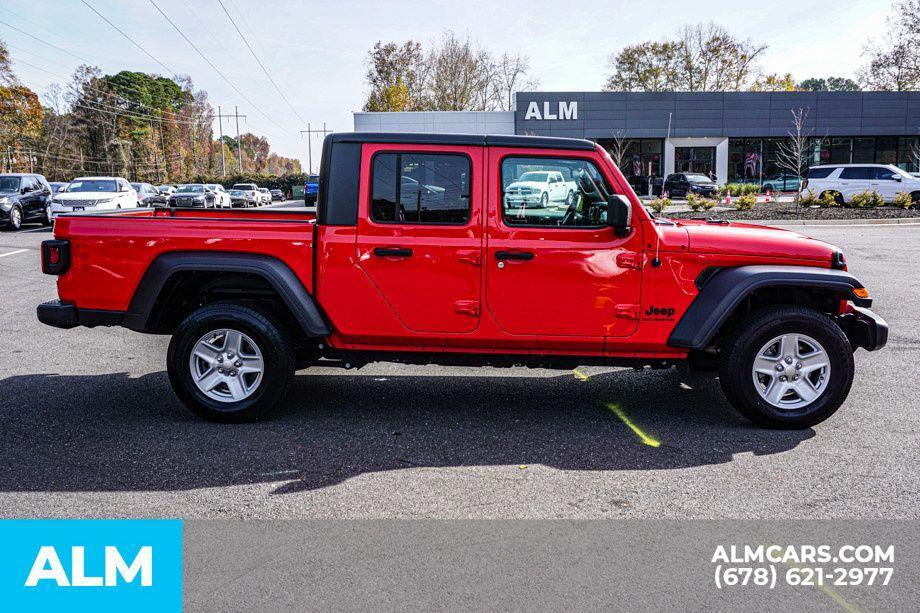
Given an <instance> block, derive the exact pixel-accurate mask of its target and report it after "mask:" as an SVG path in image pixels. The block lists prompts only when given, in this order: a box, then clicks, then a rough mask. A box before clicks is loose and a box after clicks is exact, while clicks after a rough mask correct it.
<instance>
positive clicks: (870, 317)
mask: <svg viewBox="0 0 920 613" xmlns="http://www.w3.org/2000/svg"><path fill="white" fill-rule="evenodd" d="M42 267H43V270H44V272H46V273H48V274H52V275H57V276H58V279H57V288H58V294H59V296H60V299H59V300H55V301H52V302H48V303H45V304H42V305H40V306H39V307H38V318H39V320H41V321H42V322H44V323H46V324H49V325H52V326H58V327H61V328H71V327H74V326H99V325H105V326H114V325H120V326H124V327H127V328H129V329H131V330H136V331H139V332H148V333H153V334H170V335H172V340H171V342H170V345H169V350H168V355H167V369H168V371H169V378H170V381H171V383H172V386H173V388H174V390H175V392H176V394H177V395H178V397H179V398H180V399H181V400H182V402H183V403H185V404H186V405H187V406H188V407H189V408H190V409H191V410H192V411H194V412H195V413H197V414H198V415H201V416H203V417H206V418H210V419H215V420H221V421H247V420H253V419H256V418H258V417H260V416H262V415H263V414H264V413H265V412H266V411H268V410H269V409H270V408H272V406H273V405H275V404H276V403H277V402H278V401H279V399H280V398H281V397H282V394H283V393H284V390H285V387H286V385H287V384H288V382H289V380H290V378H291V377H292V375H293V372H294V371H295V369H297V368H300V367H304V366H308V365H310V364H317V363H321V364H323V365H326V366H329V365H336V364H338V365H341V366H343V367H345V368H352V367H359V366H361V365H363V364H366V363H368V362H371V361H381V360H387V361H395V362H404V363H424V364H431V363H436V364H457V363H462V364H467V365H468V364H480V365H527V366H538V367H563V368H572V367H574V366H577V365H583V364H605V365H615V366H633V367H636V368H642V367H645V366H650V367H653V368H663V367H670V366H672V365H675V364H692V365H693V366H694V368H699V369H710V370H717V372H718V373H719V376H720V382H721V386H722V388H723V390H724V392H725V395H726V396H727V397H728V399H729V401H730V402H731V403H732V405H734V406H735V407H736V408H737V409H738V410H739V411H740V412H741V413H742V414H743V415H745V416H747V417H748V418H750V419H751V420H753V421H754V422H756V423H758V424H761V425H764V426H769V427H780V428H795V427H806V426H810V425H812V424H816V423H818V422H820V421H822V420H824V419H826V418H827V417H828V416H830V415H831V414H832V413H833V412H834V411H836V410H837V408H838V407H839V406H840V405H841V403H842V402H843V401H844V399H845V398H846V396H847V393H848V392H849V389H850V385H851V383H852V381H853V368H854V366H853V352H854V351H855V350H856V348H857V347H863V348H865V349H868V350H870V351H871V350H875V349H879V348H880V347H882V346H884V344H885V342H886V340H887V337H888V326H887V324H886V323H885V322H884V321H883V320H882V319H881V318H880V317H878V316H877V315H875V314H874V313H872V312H871V311H869V310H868V309H867V308H866V307H868V306H870V305H871V300H870V298H869V293H868V292H867V290H866V289H865V288H864V287H863V285H862V284H861V283H860V282H859V281H858V280H857V279H856V278H855V277H853V276H852V275H851V274H849V273H848V272H847V271H846V263H845V260H844V257H843V254H842V253H841V252H840V250H838V249H837V248H835V247H833V246H831V245H828V244H826V243H823V242H821V241H818V240H814V239H811V238H808V237H805V236H802V235H800V234H797V233H794V232H789V231H785V230H777V229H771V228H765V227H759V226H753V225H743V224H737V223H728V222H725V221H713V220H691V221H674V220H669V219H662V218H656V217H655V216H653V215H651V214H650V213H649V212H647V211H646V209H645V208H644V207H643V206H642V205H641V203H640V202H639V200H638V199H637V198H636V195H635V194H634V193H633V191H632V190H631V189H630V187H629V184H628V183H627V182H626V180H625V179H624V178H623V175H622V174H621V173H620V171H619V170H618V169H617V167H616V165H615V164H614V163H613V161H612V160H611V158H610V157H609V156H608V155H607V153H606V152H605V151H604V150H603V149H602V148H601V147H599V146H598V145H596V144H594V143H592V142H590V141H585V140H576V139H562V138H544V137H525V136H491V135H490V136H474V135H436V134H374V133H366V134H333V135H330V136H328V137H327V138H326V140H325V143H324V145H323V158H322V169H321V174H320V188H319V196H318V202H317V214H316V216H315V217H314V216H313V215H312V214H311V213H309V212H307V211H305V210H296V209H295V210H287V211H285V210H258V209H256V210H238V209H228V210H202V209H179V208H171V209H142V210H138V211H129V212H112V213H108V212H106V213H102V212H99V213H95V214H94V213H89V212H87V213H82V214H74V215H64V216H61V217H59V218H58V220H57V223H56V226H55V238H54V239H53V240H48V241H45V242H44V243H43V244H42Z"/></svg>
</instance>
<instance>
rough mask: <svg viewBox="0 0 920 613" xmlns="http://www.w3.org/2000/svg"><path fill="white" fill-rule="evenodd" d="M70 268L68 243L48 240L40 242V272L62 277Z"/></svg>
mask: <svg viewBox="0 0 920 613" xmlns="http://www.w3.org/2000/svg"><path fill="white" fill-rule="evenodd" d="M68 268H70V241H66V240H58V239H54V240H48V241H43V242H42V272H43V273H45V274H46V275H62V274H64V273H65V272H67V269H68Z"/></svg>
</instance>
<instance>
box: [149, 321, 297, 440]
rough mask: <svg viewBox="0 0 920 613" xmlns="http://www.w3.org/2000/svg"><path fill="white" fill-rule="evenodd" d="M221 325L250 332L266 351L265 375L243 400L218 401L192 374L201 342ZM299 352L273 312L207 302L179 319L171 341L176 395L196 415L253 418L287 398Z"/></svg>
mask: <svg viewBox="0 0 920 613" xmlns="http://www.w3.org/2000/svg"><path fill="white" fill-rule="evenodd" d="M220 329H232V330H236V331H239V332H242V333H244V334H246V335H247V336H249V337H250V338H251V339H252V340H253V341H254V342H255V344H256V345H257V346H258V349H259V351H260V352H261V354H262V360H263V364H264V368H263V372H262V380H261V382H260V383H259V385H258V387H256V389H255V390H254V391H253V392H252V393H251V395H250V396H248V397H246V398H244V399H242V400H240V401H238V402H222V401H220V400H215V399H213V398H211V397H209V396H208V395H206V394H205V393H204V392H202V391H201V390H200V389H199V388H198V386H197V385H196V384H195V382H194V380H193V379H192V372H191V369H190V366H189V362H190V358H191V355H192V351H193V349H194V347H195V345H196V343H197V342H198V341H199V340H200V339H201V338H202V336H204V335H206V334H208V333H209V332H211V331H214V330H220ZM294 355H295V354H294V349H293V347H292V345H291V340H290V335H289V334H288V332H287V331H286V330H285V328H284V326H283V325H282V324H281V323H280V322H278V321H277V320H276V319H275V318H274V317H273V316H272V315H271V314H270V313H268V312H267V311H262V310H260V309H257V308H253V307H250V306H244V305H241V304H234V303H217V304H212V305H208V306H205V307H201V308H200V309H198V310H197V311H195V312H193V313H192V314H191V315H189V316H188V317H187V318H186V319H185V320H184V321H183V322H182V323H181V324H179V327H178V328H177V329H176V331H175V332H174V333H173V337H172V340H171V341H170V343H169V351H168V353H167V370H168V371H169V381H170V383H171V384H172V388H173V391H174V392H175V393H176V396H178V397H179V400H181V401H182V403H183V404H184V405H185V406H186V407H188V408H189V409H190V410H191V411H192V412H193V413H195V414H196V415H198V416H200V417H203V418H204V419H208V420H211V421H218V422H236V423H240V422H251V421H255V420H257V419H259V418H260V417H262V416H263V415H265V414H266V413H267V412H268V411H270V410H271V409H272V408H273V407H274V406H275V405H276V404H277V403H278V401H279V400H281V398H282V396H283V395H284V391H285V389H286V388H287V385H288V383H289V382H290V380H291V377H292V375H293V373H294V369H295V359H294Z"/></svg>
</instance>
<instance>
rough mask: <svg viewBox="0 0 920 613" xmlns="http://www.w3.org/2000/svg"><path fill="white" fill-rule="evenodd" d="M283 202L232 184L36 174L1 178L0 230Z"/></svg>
mask: <svg viewBox="0 0 920 613" xmlns="http://www.w3.org/2000/svg"><path fill="white" fill-rule="evenodd" d="M273 200H284V194H283V193H282V192H281V190H279V189H272V190H269V189H267V188H265V187H259V186H258V185H256V184H255V183H237V184H236V185H234V186H233V187H232V188H231V189H229V190H226V189H224V187H223V186H222V185H220V184H217V183H189V184H185V185H159V186H153V185H151V184H150V183H129V182H128V181H127V179H124V178H122V177H78V178H76V179H74V180H73V181H70V182H69V183H64V182H52V183H49V182H48V181H47V180H46V179H45V177H43V176H42V175H40V174H35V173H7V174H0V227H3V226H7V227H11V228H13V229H16V230H18V229H19V228H20V227H21V226H22V224H23V223H28V222H36V221H37V222H41V223H44V224H46V225H47V224H51V223H52V222H53V221H54V218H55V217H57V216H58V215H60V214H63V213H72V212H74V211H77V212H80V211H86V210H93V211H102V210H112V209H127V208H136V207H150V206H181V207H199V208H221V207H223V208H230V207H240V208H242V207H255V206H262V205H264V204H270V203H271V202H272V201H273Z"/></svg>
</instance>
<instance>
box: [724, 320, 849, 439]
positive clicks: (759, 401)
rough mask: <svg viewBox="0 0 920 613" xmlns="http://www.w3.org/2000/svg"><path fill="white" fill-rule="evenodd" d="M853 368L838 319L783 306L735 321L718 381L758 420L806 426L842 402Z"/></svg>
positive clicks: (772, 424)
mask: <svg viewBox="0 0 920 613" xmlns="http://www.w3.org/2000/svg"><path fill="white" fill-rule="evenodd" d="M853 370H854V366H853V350H852V348H851V347H850V342H849V340H848V339H847V337H846V335H845V334H844V333H843V331H842V330H841V329H840V327H839V326H837V324H835V323H834V322H833V321H832V320H831V319H830V318H829V317H827V316H826V315H823V314H822V313H819V312H817V311H814V310H812V309H808V308H805V307H799V306H780V307H769V308H765V309H762V310H760V311H756V312H754V313H752V314H751V315H749V316H748V317H747V318H745V319H744V320H743V321H741V322H740V323H739V324H738V325H737V326H735V328H734V329H733V330H732V332H731V333H730V334H729V336H728V338H727V339H726V342H725V345H724V347H723V349H722V355H721V359H720V364H719V381H720V383H721V385H722V390H723V391H724V392H725V396H726V397H727V398H728V400H729V402H731V403H732V405H733V406H734V407H735V408H736V409H737V410H738V411H739V412H740V413H741V414H742V415H744V416H745V417H747V418H748V419H750V420H751V421H753V422H754V423H757V424H759V425H761V426H766V427H769V428H807V427H809V426H813V425H815V424H818V423H820V422H822V421H824V420H825V419H827V418H828V417H830V416H831V415H833V414H834V412H835V411H836V410H837V409H838V408H840V405H841V404H843V401H844V400H846V397H847V394H849V392H850V386H851V385H852V383H853Z"/></svg>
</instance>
